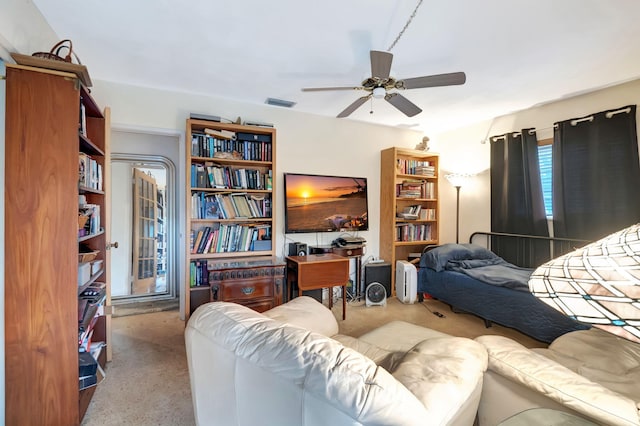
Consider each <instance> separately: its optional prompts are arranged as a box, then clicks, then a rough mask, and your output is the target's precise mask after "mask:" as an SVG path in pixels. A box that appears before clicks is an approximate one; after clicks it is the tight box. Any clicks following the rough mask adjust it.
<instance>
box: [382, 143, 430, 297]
mask: <svg viewBox="0 0 640 426" xmlns="http://www.w3.org/2000/svg"><path fill="white" fill-rule="evenodd" d="M438 160H439V157H438V154H435V153H430V152H424V151H416V150H413V149H406V148H398V147H393V148H388V149H385V150H383V151H382V152H381V157H380V167H381V168H380V180H381V181H380V257H381V258H382V259H384V260H385V261H387V262H389V263H391V271H392V273H391V280H392V289H393V290H392V291H393V292H395V264H396V261H397V260H407V259H408V257H409V255H410V253H416V252H417V253H419V252H421V251H422V249H423V248H424V247H425V246H426V245H428V244H438V241H439V217H440V207H439V205H440V204H439V201H438V173H439V168H438ZM412 206H419V210H420V212H421V213H419V215H418V218H417V219H408V218H403V217H400V215H401V214H402V213H403V212H404V211H405V209H409V208H410V207H412ZM414 210H416V209H415V208H414Z"/></svg>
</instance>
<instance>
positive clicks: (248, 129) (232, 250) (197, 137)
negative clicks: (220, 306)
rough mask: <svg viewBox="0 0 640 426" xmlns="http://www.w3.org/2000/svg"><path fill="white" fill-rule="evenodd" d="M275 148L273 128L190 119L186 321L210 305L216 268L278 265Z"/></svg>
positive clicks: (188, 130)
mask: <svg viewBox="0 0 640 426" xmlns="http://www.w3.org/2000/svg"><path fill="white" fill-rule="evenodd" d="M275 148H276V130H275V129H274V128H273V127H262V126H246V125H240V124H232V123H221V122H217V121H209V120H203V119H195V118H189V119H187V152H186V158H187V164H186V170H187V187H188V188H187V191H186V192H187V200H186V206H187V214H186V217H187V226H186V232H187V235H188V239H187V240H188V241H187V247H186V252H187V253H188V255H187V262H188V264H187V265H186V266H187V267H186V268H185V269H186V277H185V278H186V279H185V291H186V294H187V295H189V297H186V298H185V303H186V309H185V313H186V317H187V319H188V317H189V316H190V315H191V313H192V312H193V311H194V310H195V309H196V308H197V307H198V306H200V305H201V304H202V303H206V302H208V301H210V300H212V298H213V293H212V285H211V283H212V279H210V275H212V272H211V271H213V270H214V269H216V267H217V266H216V265H219V264H221V263H229V262H232V261H238V262H240V261H252V260H253V261H256V262H261V265H262V264H263V262H265V261H268V260H269V259H273V261H274V262H276V260H275V259H274V258H273V256H274V253H275V248H274V246H273V243H272V236H273V230H274V229H275V223H274V222H275V221H274V218H273V214H272V213H273V205H274V201H275V200H274V191H273V187H274V179H275V173H274V171H275ZM274 300H275V299H274ZM252 302H253V301H252V300H251V298H250V297H249V298H248V300H247V302H246V303H245V304H247V305H251V304H252ZM280 303H281V302H280Z"/></svg>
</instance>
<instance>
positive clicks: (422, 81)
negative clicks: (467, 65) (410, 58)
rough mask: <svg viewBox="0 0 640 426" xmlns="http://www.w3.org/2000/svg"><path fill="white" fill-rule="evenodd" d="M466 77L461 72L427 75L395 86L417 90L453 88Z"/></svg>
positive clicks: (465, 79) (400, 82)
mask: <svg viewBox="0 0 640 426" xmlns="http://www.w3.org/2000/svg"><path fill="white" fill-rule="evenodd" d="M465 81H467V76H466V75H465V73H463V72H452V73H448V74H437V75H427V76H424V77H414V78H406V79H404V80H401V81H399V82H398V84H396V87H397V88H398V89H402V88H404V89H419V88H421V87H437V86H454V85H457V84H464V82H465Z"/></svg>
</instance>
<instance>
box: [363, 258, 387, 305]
mask: <svg viewBox="0 0 640 426" xmlns="http://www.w3.org/2000/svg"><path fill="white" fill-rule="evenodd" d="M374 282H379V283H380V284H382V285H383V286H384V289H385V290H386V291H387V297H391V264H390V263H386V262H383V263H367V264H365V265H364V288H365V289H366V288H367V287H368V286H369V284H371V283H374Z"/></svg>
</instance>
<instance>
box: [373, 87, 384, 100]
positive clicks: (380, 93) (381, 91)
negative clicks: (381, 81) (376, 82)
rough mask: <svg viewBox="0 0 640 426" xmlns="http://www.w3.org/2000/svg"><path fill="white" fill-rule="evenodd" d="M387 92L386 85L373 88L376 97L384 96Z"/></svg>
mask: <svg viewBox="0 0 640 426" xmlns="http://www.w3.org/2000/svg"><path fill="white" fill-rule="evenodd" d="M386 94H387V91H386V90H385V88H384V87H374V88H373V97H374V98H376V99H382V98H384V95H386Z"/></svg>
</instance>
